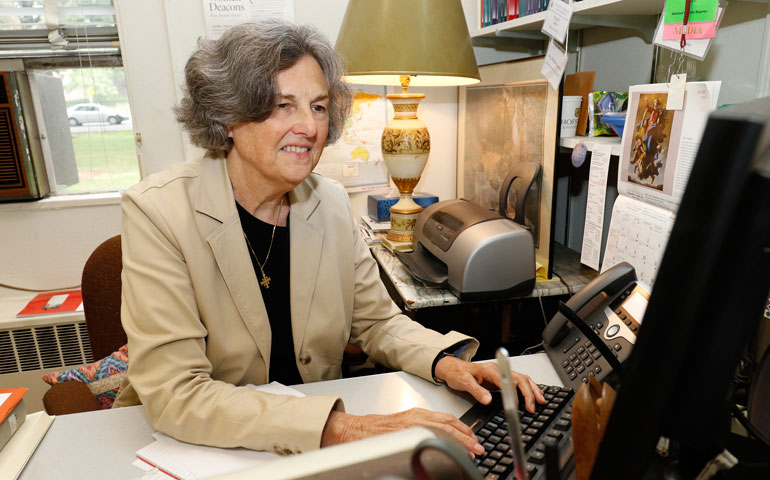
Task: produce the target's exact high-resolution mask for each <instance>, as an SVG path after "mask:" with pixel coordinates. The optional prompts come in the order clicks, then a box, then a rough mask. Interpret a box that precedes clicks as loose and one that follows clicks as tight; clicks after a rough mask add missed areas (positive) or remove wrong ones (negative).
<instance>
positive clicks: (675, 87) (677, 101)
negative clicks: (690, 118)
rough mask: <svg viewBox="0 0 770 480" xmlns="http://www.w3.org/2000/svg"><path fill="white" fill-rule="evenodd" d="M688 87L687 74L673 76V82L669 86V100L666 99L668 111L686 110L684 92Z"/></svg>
mask: <svg viewBox="0 0 770 480" xmlns="http://www.w3.org/2000/svg"><path fill="white" fill-rule="evenodd" d="M686 87H687V74H686V73H680V74H679V75H671V82H669V84H668V98H667V99H666V110H681V109H682V108H684V91H685V88H686Z"/></svg>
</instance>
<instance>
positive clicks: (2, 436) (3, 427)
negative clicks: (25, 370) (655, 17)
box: [0, 388, 29, 448]
mask: <svg viewBox="0 0 770 480" xmlns="http://www.w3.org/2000/svg"><path fill="white" fill-rule="evenodd" d="M28 390H29V389H28V388H3V389H0V448H2V447H4V446H5V444H6V443H8V440H10V439H11V437H12V436H13V434H14V433H16V431H17V430H18V429H19V426H21V424H22V423H24V420H25V419H26V418H27V408H26V406H25V405H24V402H23V401H22V400H23V397H24V395H25V394H26V393H27V391H28Z"/></svg>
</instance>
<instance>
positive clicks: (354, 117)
mask: <svg viewBox="0 0 770 480" xmlns="http://www.w3.org/2000/svg"><path fill="white" fill-rule="evenodd" d="M387 117H388V108H387V100H386V98H385V87H367V86H360V85H357V86H353V106H352V108H351V110H350V116H349V117H348V118H347V120H345V125H344V128H343V131H342V135H341V136H340V138H339V139H338V140H337V141H336V142H334V143H333V144H331V145H329V146H327V147H326V148H325V149H324V152H323V154H322V155H321V159H320V160H319V162H318V165H316V168H315V171H316V172H318V173H320V174H322V175H324V176H327V177H329V178H333V179H335V180H337V181H339V182H340V183H342V184H343V185H344V186H345V188H346V189H347V190H348V191H349V192H361V191H366V190H374V189H380V188H385V187H388V186H389V183H388V179H389V177H388V169H387V167H386V166H385V161H384V160H383V158H382V151H381V150H380V138H381V137H382V130H383V129H384V128H385V124H386V123H387Z"/></svg>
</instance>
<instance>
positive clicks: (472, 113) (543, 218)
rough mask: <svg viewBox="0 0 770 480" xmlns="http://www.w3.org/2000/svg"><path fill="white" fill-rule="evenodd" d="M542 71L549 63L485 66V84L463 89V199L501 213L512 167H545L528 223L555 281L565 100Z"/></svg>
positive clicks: (544, 268) (543, 270)
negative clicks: (557, 173) (554, 230)
mask: <svg viewBox="0 0 770 480" xmlns="http://www.w3.org/2000/svg"><path fill="white" fill-rule="evenodd" d="M542 66H543V57H536V58H528V59H525V60H516V61H512V62H505V63H498V64H494V65H486V66H482V67H479V72H480V73H481V82H480V83H478V84H476V85H473V86H469V87H460V97H459V107H458V108H459V111H458V136H457V137H458V145H457V158H458V161H457V197H458V198H464V199H466V200H469V201H471V202H473V203H476V204H478V205H481V206H482V207H484V208H488V209H490V210H494V211H498V210H499V198H500V188H501V186H502V183H503V180H504V179H505V177H506V176H507V175H508V172H509V171H510V170H511V167H512V166H513V165H515V164H517V163H519V162H534V163H537V164H539V165H540V167H541V175H540V177H539V178H538V179H537V181H536V187H535V189H534V190H533V191H532V192H530V195H529V197H528V199H527V206H526V207H525V218H526V225H527V227H529V228H530V230H531V232H532V235H533V237H534V241H535V259H536V260H537V262H538V264H539V265H538V267H539V271H538V276H539V277H543V276H544V277H547V278H550V277H551V267H552V263H553V262H552V257H553V256H552V253H551V211H552V205H553V194H554V189H553V182H554V167H555V162H556V148H557V141H558V138H557V129H558V113H559V94H558V92H557V91H555V90H554V89H553V88H551V87H550V86H549V85H548V82H547V81H546V80H545V78H543V77H542V75H541V74H540V70H541V68H542ZM512 205H513V203H512V202H510V205H509V206H506V211H507V210H508V208H509V207H510V206H512ZM510 216H511V217H513V215H510Z"/></svg>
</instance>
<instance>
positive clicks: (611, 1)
mask: <svg viewBox="0 0 770 480" xmlns="http://www.w3.org/2000/svg"><path fill="white" fill-rule="evenodd" d="M664 5H665V0H643V1H640V0H583V1H582V2H577V3H574V6H575V9H574V13H573V15H572V22H571V23H570V29H571V30H580V29H583V28H589V27H595V26H605V27H621V28H630V29H633V30H637V31H639V32H640V33H642V35H643V36H644V38H645V40H647V41H648V42H652V36H653V34H654V32H655V27H656V24H657V16H658V15H659V14H660V13H661V12H662V11H663V7H664ZM545 16H546V12H539V13H535V14H532V15H527V16H526V17H522V18H517V19H515V20H509V21H507V22H503V23H498V24H496V25H490V26H488V27H484V28H480V29H478V30H475V31H474V32H473V33H472V34H471V37H472V38H473V39H474V40H475V39H497V38H512V39H524V40H532V39H545V38H546V36H545V35H544V34H543V33H541V32H540V29H541V28H543V21H545ZM477 43H484V42H483V41H480V42H477Z"/></svg>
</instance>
